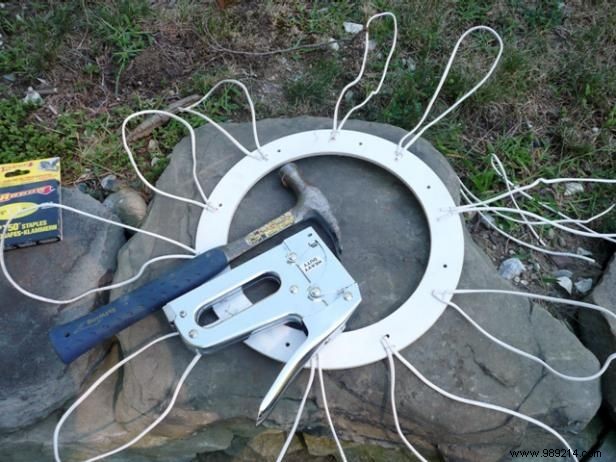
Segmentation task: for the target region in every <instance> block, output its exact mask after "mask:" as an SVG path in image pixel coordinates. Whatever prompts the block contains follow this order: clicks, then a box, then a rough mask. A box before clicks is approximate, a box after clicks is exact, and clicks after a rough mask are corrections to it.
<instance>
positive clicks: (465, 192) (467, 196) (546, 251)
mask: <svg viewBox="0 0 616 462" xmlns="http://www.w3.org/2000/svg"><path fill="white" fill-rule="evenodd" d="M459 181H460V186H461V188H462V189H461V190H460V193H461V195H462V198H463V199H464V200H465V201H466V202H467V203H473V201H472V200H471V199H474V200H479V199H478V198H477V196H475V195H474V194H473V193H472V192H471V191H470V190H469V189H468V188H467V187H466V185H465V184H464V183H462V180H459ZM477 213H479V215H480V216H481V217H483V218H484V223H486V224H487V225H488V226H489V227H490V228H492V229H494V230H495V231H496V232H498V233H499V234H500V235H502V236H504V237H506V238H507V239H509V240H511V241H513V242H515V243H516V244H518V245H521V246H523V247H527V248H529V249H532V250H535V251H536V252H541V253H544V254H547V255H557V256H561V257H569V258H577V259H579V260H584V261H586V262H589V263H596V260H595V259H594V258H590V257H587V256H585V255H578V254H576V253H571V252H560V251H556V250H550V249H546V248H543V247H538V246H536V245H533V244H529V243H528V242H524V241H523V240H521V239H518V238H517V237H515V236H512V235H511V234H509V233H507V232H506V231H504V230H502V229H501V228H500V227H499V226H497V225H496V224H495V223H492V222H491V221H490V220H489V219H488V218H487V217H488V216H490V217H491V216H492V215H491V214H488V213H484V212H477ZM496 215H499V216H503V217H506V218H509V217H508V216H507V215H504V214H501V213H500V212H496ZM567 218H568V217H567ZM588 229H590V228H588ZM591 231H592V230H591Z"/></svg>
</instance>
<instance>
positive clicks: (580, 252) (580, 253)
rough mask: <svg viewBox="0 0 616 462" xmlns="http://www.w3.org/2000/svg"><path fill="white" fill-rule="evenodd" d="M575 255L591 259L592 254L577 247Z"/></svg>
mask: <svg viewBox="0 0 616 462" xmlns="http://www.w3.org/2000/svg"><path fill="white" fill-rule="evenodd" d="M576 253H577V254H578V255H582V256H584V257H592V252H591V251H590V250H586V249H585V248H584V247H578V248H577V251H576Z"/></svg>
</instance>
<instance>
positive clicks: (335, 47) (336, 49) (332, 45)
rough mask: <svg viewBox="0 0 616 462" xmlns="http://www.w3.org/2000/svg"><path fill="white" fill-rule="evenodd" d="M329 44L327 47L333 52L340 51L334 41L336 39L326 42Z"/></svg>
mask: <svg viewBox="0 0 616 462" xmlns="http://www.w3.org/2000/svg"><path fill="white" fill-rule="evenodd" d="M328 42H329V47H330V48H331V49H332V50H334V51H338V50H339V49H340V45H339V44H338V42H337V41H336V39H333V38H330V39H329V40H328Z"/></svg>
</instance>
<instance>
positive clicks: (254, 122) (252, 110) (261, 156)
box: [179, 79, 267, 160]
mask: <svg viewBox="0 0 616 462" xmlns="http://www.w3.org/2000/svg"><path fill="white" fill-rule="evenodd" d="M226 83H230V84H233V85H237V86H238V87H240V88H241V89H242V90H243V91H244V95H246V100H247V101H248V106H249V108H250V117H251V122H252V135H253V137H254V140H255V145H256V146H257V152H258V153H259V157H257V156H254V155H253V154H252V153H251V152H250V151H249V150H248V149H246V148H245V147H244V146H243V145H242V144H241V143H240V142H239V141H237V139H235V138H234V137H233V136H232V135H231V134H230V133H229V132H228V131H226V130H225V129H224V128H223V127H222V126H221V125H219V124H217V123H216V122H214V121H213V120H212V119H211V118H210V117H208V116H206V115H205V114H203V113H201V112H198V111H195V110H194V108H196V107H197V106H199V105H200V104H201V103H203V102H204V101H207V100H208V99H209V97H210V96H211V95H212V93H214V91H216V89H217V88H218V87H220V86H221V85H223V84H226ZM179 110H180V112H188V113H190V114H193V115H196V116H198V117H201V118H202V119H204V120H206V121H207V122H209V123H211V124H212V125H213V126H214V127H216V128H217V129H218V131H220V132H221V133H222V134H223V135H225V136H226V137H227V138H228V139H229V140H230V141H231V142H232V143H233V144H234V145H235V146H236V147H237V148H239V149H240V150H241V151H242V152H243V153H244V154H246V155H247V156H249V157H253V158H255V159H259V160H266V159H267V156H266V155H265V153H264V152H263V151H262V149H261V143H260V142H259V135H258V133H257V116H256V111H255V106H254V103H253V101H252V97H251V96H250V92H249V91H248V88H246V85H244V84H243V83H242V82H240V81H239V80H235V79H225V80H221V81H220V82H218V83H217V84H216V85H214V86H213V87H212V88H211V89H210V91H208V92H207V93H206V94H205V96H204V97H203V98H201V99H200V100H199V101H197V102H196V103H193V104H191V105H190V106H186V107H184V108H180V109H179Z"/></svg>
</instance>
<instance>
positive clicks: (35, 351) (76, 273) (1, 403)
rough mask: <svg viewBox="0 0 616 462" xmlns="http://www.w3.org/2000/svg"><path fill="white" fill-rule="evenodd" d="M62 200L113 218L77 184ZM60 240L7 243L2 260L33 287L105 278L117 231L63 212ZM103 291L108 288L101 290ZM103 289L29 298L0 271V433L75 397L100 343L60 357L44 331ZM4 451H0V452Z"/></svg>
mask: <svg viewBox="0 0 616 462" xmlns="http://www.w3.org/2000/svg"><path fill="white" fill-rule="evenodd" d="M62 201H63V203H64V204H66V205H69V206H71V207H75V208H78V209H81V210H84V211H86V212H89V213H92V214H96V215H100V216H103V217H106V218H113V215H112V214H111V213H110V212H109V211H108V210H107V209H106V208H105V207H103V205H102V204H100V203H99V202H97V201H96V200H94V199H92V198H91V197H90V196H88V195H86V194H83V193H81V192H79V191H78V190H76V189H66V188H65V189H63V191H62ZM63 222H64V239H63V240H62V241H61V242H58V243H53V244H47V245H41V246H37V247H29V248H25V249H19V250H12V251H9V252H7V253H6V262H7V267H8V268H9V271H10V272H11V274H12V275H13V278H14V279H15V280H16V281H18V282H19V283H21V284H22V285H23V286H25V287H26V288H27V289H29V290H30V291H32V292H35V293H38V294H40V295H43V296H46V297H50V298H54V299H67V298H71V297H73V296H75V295H78V294H80V293H82V292H84V291H85V290H86V289H88V288H91V287H98V286H101V285H104V284H108V283H110V282H111V279H112V277H113V272H114V270H115V267H116V256H117V253H118V250H119V249H120V247H121V246H122V245H123V244H124V234H123V231H122V230H121V229H119V228H116V227H111V226H103V225H101V224H100V223H98V222H96V221H93V220H91V219H88V218H85V217H83V216H80V215H76V214H74V213H70V212H64V213H63ZM107 296H108V295H107ZM104 297H105V296H104V295H103V296H102V297H101V296H94V295H93V296H90V297H87V298H85V299H82V300H81V301H78V302H75V303H73V304H71V305H63V306H59V305H53V304H47V303H42V302H37V301H35V300H32V299H31V298H28V297H26V296H24V295H22V294H20V293H19V292H17V291H16V290H15V289H13V287H12V286H10V285H9V284H8V282H7V281H6V279H5V278H4V276H2V275H0V300H1V301H2V307H1V309H0V326H1V329H2V335H1V336H0V368H1V369H2V371H3V373H2V374H0V434H1V433H7V432H15V431H17V430H18V429H20V428H22V427H25V426H27V425H29V424H32V423H33V422H35V421H37V420H40V419H43V418H45V417H47V416H48V415H49V414H50V413H51V412H52V411H54V410H55V409H57V408H59V407H60V406H61V405H63V404H64V403H65V402H66V401H67V400H68V399H70V398H72V397H74V396H75V394H76V393H77V390H78V389H79V387H80V386H81V385H82V382H83V380H84V378H85V376H86V374H87V373H88V371H89V370H91V369H92V367H93V365H94V364H95V362H96V361H97V360H99V359H100V358H101V354H102V353H103V350H102V349H101V348H99V349H96V350H94V351H93V352H92V353H90V354H88V355H85V356H83V357H81V358H79V359H78V360H77V361H75V362H74V363H72V364H71V365H70V366H66V365H65V364H63V363H62V362H61V361H60V360H59V359H58V357H57V356H56V354H55V352H54V351H53V349H52V346H51V344H50V343H49V340H48V338H47V333H48V331H49V329H50V328H51V327H53V326H54V325H55V324H57V323H61V322H65V321H68V320H69V319H72V318H73V317H76V316H78V315H80V314H85V313H86V312H88V311H89V310H91V309H92V308H93V307H95V306H98V305H99V304H101V303H103V301H104V299H105V298H104ZM0 452H2V451H0Z"/></svg>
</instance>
